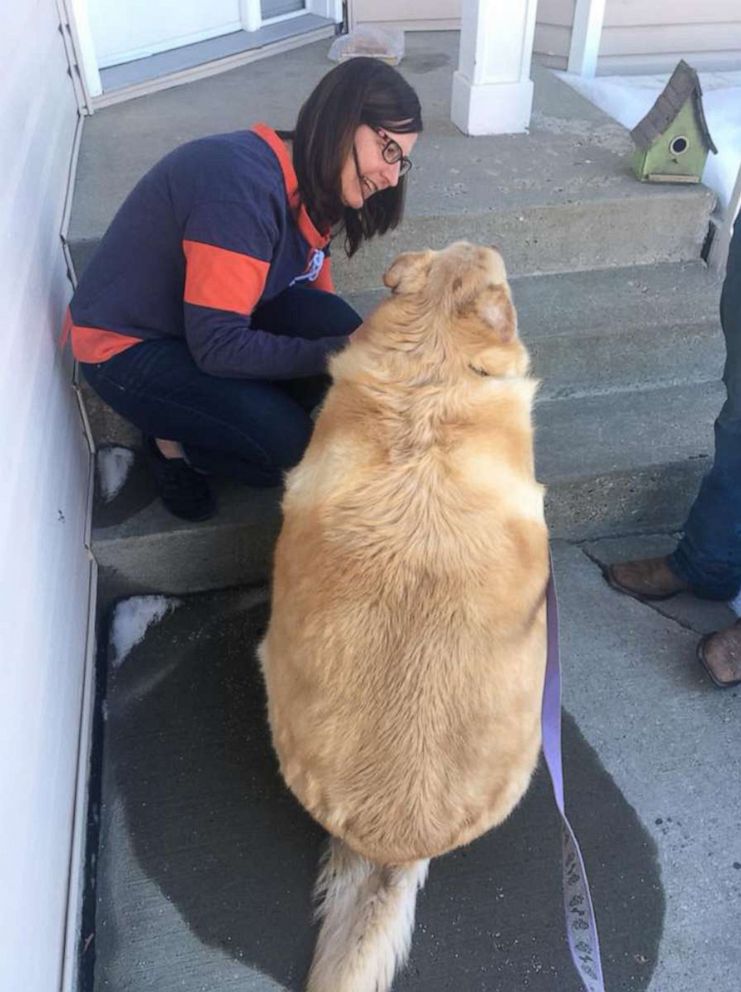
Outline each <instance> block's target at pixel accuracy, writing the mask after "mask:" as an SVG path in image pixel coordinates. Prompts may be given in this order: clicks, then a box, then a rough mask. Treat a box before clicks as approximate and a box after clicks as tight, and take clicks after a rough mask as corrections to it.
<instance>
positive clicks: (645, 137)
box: [630, 59, 718, 153]
mask: <svg viewBox="0 0 741 992" xmlns="http://www.w3.org/2000/svg"><path fill="white" fill-rule="evenodd" d="M688 99H691V100H692V103H693V105H694V108H695V116H696V118H697V123H698V125H699V128H700V130H701V132H702V135H703V138H704V139H705V141H706V142H707V144H708V147H709V148H710V150H711V151H713V152H716V153H717V151H718V149H717V148H716V147H715V145H714V143H713V139H712V138H711V137H710V131H708V125H707V121H706V120H705V112H704V110H703V109H702V88H701V86H700V80H699V78H698V76H697V73H696V72H695V70H694V69H693V68H692V67H691V66H689V65H687V63H686V62H685V61H684V59H681V60H680V62H679V64H678V65H677V68H676V69H675V70H674V72H673V73H672V75H671V79H670V80H669V82H668V83H667V84H666V87H665V88H664V91H663V93H661V94H660V95H659V98H658V99H657V101H656V103H655V104H654V105H653V107H652V108H651V109H650V110H649V112H648V113H647V114H646V116H645V117H644V118H643V120H642V121H639V122H638V124H636V126H635V127H634V128H633V130H632V131H631V132H630V135H631V137H632V138H633V140H634V141H635V143H636V144H637V145H638V147H639V148H640V149H641V150H642V151H645V150H646V149H648V148H650V147H651V145H652V144H653V143H654V141H656V139H657V138H660V137H661V135H662V134H664V132H665V131H666V130H667V128H669V127H671V125H672V124H673V123H674V121H675V120H676V117H677V114H678V113H679V111H680V110H681V109H682V107H683V106H684V105H685V103H686V102H687V100H688Z"/></svg>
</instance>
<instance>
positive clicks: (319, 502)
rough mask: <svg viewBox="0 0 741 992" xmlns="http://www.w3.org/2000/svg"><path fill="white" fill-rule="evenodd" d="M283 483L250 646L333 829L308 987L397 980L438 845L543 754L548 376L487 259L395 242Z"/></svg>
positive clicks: (306, 781)
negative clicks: (536, 404) (532, 356)
mask: <svg viewBox="0 0 741 992" xmlns="http://www.w3.org/2000/svg"><path fill="white" fill-rule="evenodd" d="M384 282H385V284H386V286H387V287H389V288H390V289H391V295H390V296H388V297H387V298H386V299H385V300H384V301H383V302H382V303H381V304H380V305H379V306H378V308H377V309H376V310H375V311H374V312H373V313H372V315H371V316H370V317H369V318H368V320H367V321H366V322H365V323H364V324H363V325H362V326H361V327H360V328H359V330H358V331H357V332H356V333H355V334H354V335H353V337H352V338H351V340H350V343H349V344H348V346H347V347H346V348H345V349H344V350H343V351H341V352H339V353H338V354H336V355H335V356H333V358H332V359H331V363H330V372H331V375H332V380H333V385H332V386H331V388H330V390H329V392H328V394H327V396H326V399H325V402H324V404H323V406H322V409H321V411H320V413H319V416H318V418H317V422H316V426H315V430H314V434H313V437H312V440H311V442H310V444H309V446H308V448H307V450H306V453H305V455H304V457H303V460H302V461H301V463H300V464H299V465H298V466H297V467H296V468H294V469H293V470H292V471H291V472H290V473H289V474H288V476H287V479H286V487H285V494H284V499H283V515H284V516H283V526H282V530H281V533H280V536H279V539H278V543H277V546H276V552H275V562H274V575H273V596H272V610H271V617H270V621H269V625H268V629H267V633H266V635H265V638H264V640H263V641H262V643H261V645H260V647H259V657H260V661H261V665H262V670H263V674H264V677H265V684H266V688H267V695H268V718H269V722H270V728H271V734H272V739H273V745H274V748H275V750H276V752H277V755H278V759H279V762H280V768H281V773H282V775H283V777H284V779H285V782H286V784H287V785H288V787H289V789H291V791H292V792H293V793H294V795H295V796H296V797H297V798H298V799H299V801H300V802H301V803H302V804H303V806H304V807H305V808H306V810H308V812H309V813H310V814H311V816H312V817H314V819H315V820H317V821H318V822H319V823H320V824H322V825H323V826H324V827H325V828H326V830H327V831H328V832H329V833H330V835H331V838H330V841H329V849H328V852H327V854H326V856H325V859H324V863H323V867H322V868H321V871H320V875H319V879H318V883H317V894H318V899H319V903H320V905H319V910H318V916H319V917H320V918H321V919H322V921H323V922H322V927H321V930H320V934H319V937H318V941H317V946H316V950H315V954H314V960H313V963H312V966H311V970H310V974H309V977H308V985H307V989H308V992H387V990H389V989H390V988H391V984H392V981H393V976H394V973H395V972H396V970H397V969H398V968H399V967H400V966H401V965H402V964H403V963H404V962H405V960H406V957H407V955H408V951H409V946H410V942H411V937H412V931H413V928H414V911H415V902H416V897H417V891H418V889H419V888H420V887H421V886H422V885H423V884H424V881H425V877H426V873H427V867H428V863H429V859H430V858H433V857H436V856H438V855H441V854H443V853H445V852H447V851H451V850H453V849H454V848H456V847H459V846H460V845H463V844H467V843H468V842H470V841H472V840H474V839H475V838H476V837H479V836H480V835H481V834H483V833H484V832H486V831H487V830H489V829H490V828H492V827H494V826H496V825H497V824H498V823H500V822H501V821H502V820H504V819H505V817H507V816H508V815H509V813H510V812H511V811H512V809H513V808H514V807H515V805H516V804H517V803H518V802H519V800H520V799H521V798H522V796H523V795H524V793H525V791H526V790H527V788H528V784H529V782H530V778H531V775H532V773H533V770H534V768H535V766H536V763H537V761H538V755H539V751H540V744H541V737H540V709H541V700H542V692H543V680H544V674H545V662H546V605H545V595H546V587H547V582H548V575H549V557H548V534H547V530H546V524H545V519H544V513H543V497H544V489H543V487H542V486H541V485H539V484H538V482H537V481H536V479H535V470H534V457H533V426H532V404H533V398H534V395H535V391H536V388H537V382H536V381H535V380H534V379H533V378H531V377H530V376H529V374H528V370H529V357H528V353H527V351H526V349H525V347H524V345H523V344H522V342H521V341H520V340H519V337H518V334H517V322H516V314H515V309H514V306H513V303H512V298H511V293H510V289H509V285H508V283H507V278H506V272H505V266H504V262H503V260H502V257H501V255H500V254H499V252H498V251H497V250H495V249H492V248H486V247H479V246H475V245H472V244H468V243H466V242H457V243H455V244H453V245H451V246H450V247H448V248H446V249H444V250H443V251H438V252H436V251H420V252H410V253H405V254H402V255H400V256H399V257H398V258H397V259H396V260H395V261H394V262H393V264H392V265H391V267H390V268H389V269H388V271H387V272H386V273H385V275H384Z"/></svg>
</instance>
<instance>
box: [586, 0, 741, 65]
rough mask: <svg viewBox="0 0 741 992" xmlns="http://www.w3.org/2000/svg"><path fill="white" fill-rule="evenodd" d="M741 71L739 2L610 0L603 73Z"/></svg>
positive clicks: (602, 46)
mask: <svg viewBox="0 0 741 992" xmlns="http://www.w3.org/2000/svg"><path fill="white" fill-rule="evenodd" d="M680 58H684V59H686V60H687V62H689V64H690V65H691V66H693V68H695V69H708V70H709V69H720V70H722V69H738V68H740V67H741V0H703V2H702V3H700V2H699V0H607V2H606V4H605V21H604V28H603V31H602V39H601V43H600V51H599V63H598V67H597V71H598V73H599V74H600V75H612V74H620V73H645V72H670V71H671V70H672V69H673V68H674V66H675V65H676V64H677V62H678V61H679V59H680Z"/></svg>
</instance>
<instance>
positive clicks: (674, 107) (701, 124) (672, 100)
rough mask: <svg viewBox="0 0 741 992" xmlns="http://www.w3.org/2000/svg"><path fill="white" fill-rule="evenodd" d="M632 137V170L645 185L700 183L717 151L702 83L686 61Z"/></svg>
mask: <svg viewBox="0 0 741 992" xmlns="http://www.w3.org/2000/svg"><path fill="white" fill-rule="evenodd" d="M630 135H631V137H632V138H633V141H635V143H636V146H637V147H636V152H635V156H634V158H633V168H634V169H635V173H636V175H637V176H638V178H639V179H640V180H642V181H643V182H652V183H698V182H699V181H700V177H701V176H702V172H703V169H704V168H705V160H706V159H707V157H708V152H709V151H712V152H713V153H717V151H718V149H717V148H716V147H715V145H714V144H713V139H712V138H711V137H710V132H709V131H708V125H707V122H706V121H705V113H704V111H703V109H702V89H701V88H700V80H699V79H698V77H697V73H696V72H695V70H694V69H693V68H691V67H690V66H689V65H687V63H686V62H685V61H684V59H682V60H681V61H680V63H679V65H678V66H677V68H676V69H675V70H674V72H673V73H672V76H671V79H670V80H669V82H668V83H667V84H666V88H665V89H664V91H663V93H661V95H660V96H659V98H658V100H657V101H656V103H655V104H654V105H653V107H652V108H651V109H650V110H649V112H648V113H647V114H646V116H645V117H644V118H643V120H642V121H640V122H639V123H638V124H636V126H635V127H634V128H633V130H632V131H631V132H630Z"/></svg>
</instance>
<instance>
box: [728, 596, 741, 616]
mask: <svg viewBox="0 0 741 992" xmlns="http://www.w3.org/2000/svg"><path fill="white" fill-rule="evenodd" d="M728 605H729V606H730V607H731V609H732V610H733V612H734V613H735V614H736V616H737V617H741V591H740V592H738V593H736V598H735V599H729V600H728Z"/></svg>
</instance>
